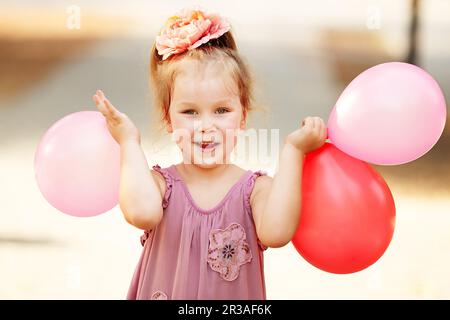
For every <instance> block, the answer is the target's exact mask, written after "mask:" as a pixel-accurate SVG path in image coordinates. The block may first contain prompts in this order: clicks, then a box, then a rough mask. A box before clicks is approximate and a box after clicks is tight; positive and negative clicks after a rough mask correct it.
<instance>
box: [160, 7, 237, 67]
mask: <svg viewBox="0 0 450 320" xmlns="http://www.w3.org/2000/svg"><path fill="white" fill-rule="evenodd" d="M230 29H231V26H230V24H229V23H228V21H227V20H226V19H225V18H224V17H222V16H220V15H218V14H210V13H206V12H205V11H204V10H200V9H184V10H183V11H181V12H180V13H178V14H177V15H175V16H172V17H170V18H169V19H168V20H167V22H166V24H165V26H164V27H163V29H162V30H161V32H160V34H159V36H157V37H156V49H157V50H158V54H159V55H161V56H162V60H166V59H167V58H168V57H170V56H171V55H174V54H179V53H182V52H185V51H187V50H192V49H195V48H197V47H199V46H201V45H202V44H204V43H207V42H208V41H210V40H212V39H217V38H219V37H220V36H222V35H223V34H224V33H226V32H228V31H229V30H230Z"/></svg>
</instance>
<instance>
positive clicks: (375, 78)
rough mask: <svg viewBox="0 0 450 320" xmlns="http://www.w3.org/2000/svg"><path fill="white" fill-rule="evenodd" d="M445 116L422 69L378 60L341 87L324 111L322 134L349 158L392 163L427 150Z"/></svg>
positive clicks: (433, 83)
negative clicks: (325, 119) (326, 114)
mask: <svg viewBox="0 0 450 320" xmlns="http://www.w3.org/2000/svg"><path fill="white" fill-rule="evenodd" d="M445 120H446V106H445V98H444V95H443V93H442V91H441V89H440V88H439V85H438V84H437V82H436V81H435V80H434V79H433V78H432V77H431V76H430V75H429V74H428V73H427V72H425V71H424V70H422V69H421V68H419V67H416V66H414V65H411V64H408V63H402V62H390V63H383V64H380V65H377V66H375V67H372V68H370V69H368V70H366V71H364V72H363V73H361V74H360V75H358V76H357V77H356V78H355V79H354V80H353V81H352V82H351V83H350V84H349V85H348V86H347V88H345V90H344V92H343V93H342V94H341V96H340V97H339V99H338V101H337V103H336V105H335V107H334V108H333V110H332V112H331V114H330V118H329V120H328V137H329V138H330V140H331V141H332V142H333V143H334V144H335V145H336V147H338V148H339V149H340V150H342V151H344V152H345V153H347V154H349V155H351V156H353V157H355V158H358V159H361V160H363V161H366V162H370V163H374V164H381V165H396V164H402V163H406V162H410V161H413V160H415V159H417V158H419V157H421V156H422V155H424V154H425V153H427V152H428V151H429V150H430V149H431V148H432V147H433V146H434V145H435V144H436V142H437V141H438V139H439V137H440V136H441V134H442V131H443V130H444V126H445Z"/></svg>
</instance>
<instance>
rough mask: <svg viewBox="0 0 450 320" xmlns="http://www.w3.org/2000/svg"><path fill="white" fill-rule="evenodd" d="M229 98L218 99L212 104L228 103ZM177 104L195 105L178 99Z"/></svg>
mask: <svg viewBox="0 0 450 320" xmlns="http://www.w3.org/2000/svg"><path fill="white" fill-rule="evenodd" d="M230 102H231V100H230V99H220V100H217V101H215V102H214V103H213V104H212V105H218V104H222V103H230ZM177 104H180V105H185V106H191V107H196V106H197V105H196V104H195V103H193V102H189V101H179V102H178V103H177Z"/></svg>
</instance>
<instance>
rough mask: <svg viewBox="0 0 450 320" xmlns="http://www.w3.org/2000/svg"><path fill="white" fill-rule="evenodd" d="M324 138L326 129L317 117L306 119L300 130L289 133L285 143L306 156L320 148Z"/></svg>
mask: <svg viewBox="0 0 450 320" xmlns="http://www.w3.org/2000/svg"><path fill="white" fill-rule="evenodd" d="M326 137H327V128H326V126H325V123H324V122H323V120H322V119H321V118H319V117H307V118H305V119H304V120H303V122H302V126H301V128H300V129H297V130H295V131H293V132H291V133H290V134H289V135H288V136H287V137H286V140H285V141H286V143H290V144H291V145H293V146H294V147H295V148H297V149H298V150H300V151H302V152H303V153H304V154H306V153H308V152H310V151H313V150H315V149H318V148H320V147H321V146H322V145H323V144H324V143H325V139H326Z"/></svg>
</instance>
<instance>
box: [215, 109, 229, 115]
mask: <svg viewBox="0 0 450 320" xmlns="http://www.w3.org/2000/svg"><path fill="white" fill-rule="evenodd" d="M217 112H218V113H220V114H222V113H227V112H228V109H227V108H219V109H217Z"/></svg>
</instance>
